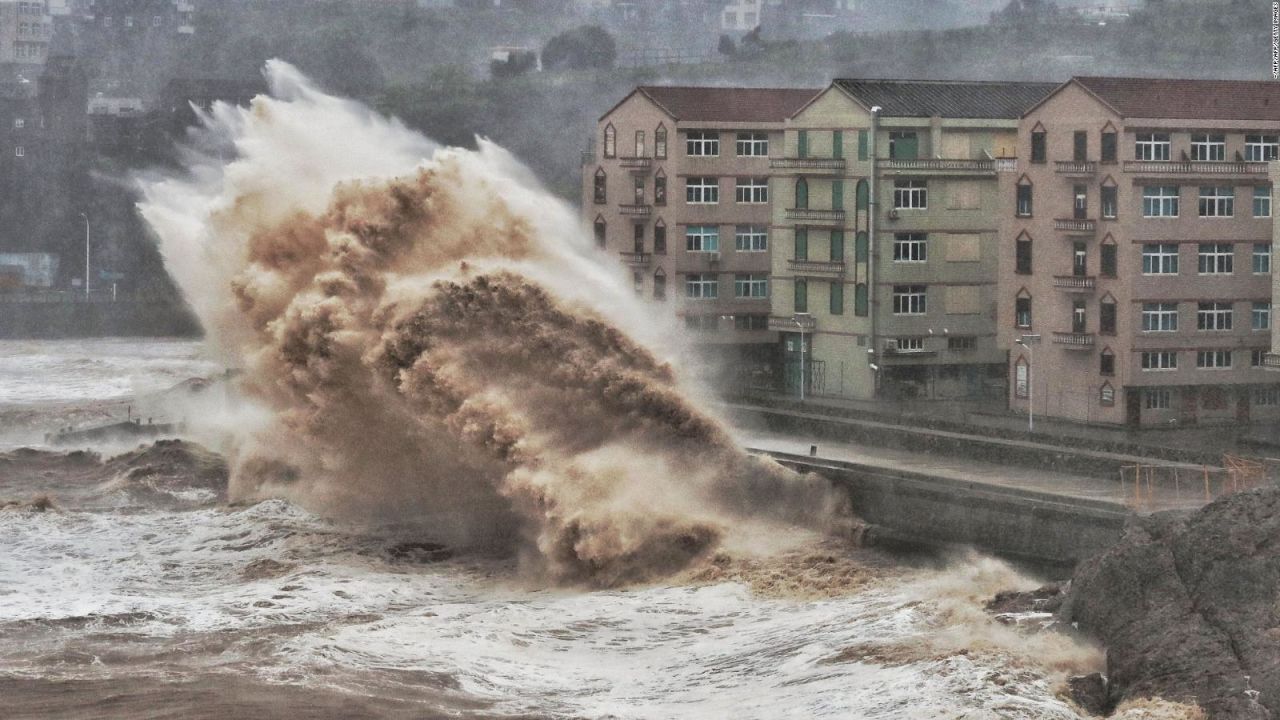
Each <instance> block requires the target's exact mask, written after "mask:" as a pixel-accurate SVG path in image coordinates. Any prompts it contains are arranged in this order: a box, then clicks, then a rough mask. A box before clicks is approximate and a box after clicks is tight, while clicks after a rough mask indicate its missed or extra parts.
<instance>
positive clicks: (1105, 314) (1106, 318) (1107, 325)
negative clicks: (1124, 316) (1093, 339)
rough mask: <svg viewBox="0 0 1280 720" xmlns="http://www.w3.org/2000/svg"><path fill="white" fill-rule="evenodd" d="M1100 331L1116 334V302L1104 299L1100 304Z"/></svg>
mask: <svg viewBox="0 0 1280 720" xmlns="http://www.w3.org/2000/svg"><path fill="white" fill-rule="evenodd" d="M1098 332H1100V333H1102V334H1103V335H1115V334H1116V304H1115V302H1113V301H1108V300H1103V301H1102V302H1101V303H1099V304H1098Z"/></svg>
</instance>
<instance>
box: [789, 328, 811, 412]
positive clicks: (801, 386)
mask: <svg viewBox="0 0 1280 720" xmlns="http://www.w3.org/2000/svg"><path fill="white" fill-rule="evenodd" d="M809 317H810V315H809V313H796V314H795V315H792V316H791V322H793V323H795V324H796V327H797V328H799V329H800V402H804V323H803V322H801V320H807V319H808V318H809Z"/></svg>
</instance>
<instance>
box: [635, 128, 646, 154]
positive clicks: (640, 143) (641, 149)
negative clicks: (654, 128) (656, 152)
mask: <svg viewBox="0 0 1280 720" xmlns="http://www.w3.org/2000/svg"><path fill="white" fill-rule="evenodd" d="M644 156H645V142H644V131H643V130H637V131H636V157H638V158H640V157H644Z"/></svg>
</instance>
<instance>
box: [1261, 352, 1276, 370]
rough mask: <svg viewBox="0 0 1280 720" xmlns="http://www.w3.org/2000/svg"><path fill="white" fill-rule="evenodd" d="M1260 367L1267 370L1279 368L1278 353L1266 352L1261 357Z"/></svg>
mask: <svg viewBox="0 0 1280 720" xmlns="http://www.w3.org/2000/svg"><path fill="white" fill-rule="evenodd" d="M1262 367H1264V368H1266V369H1268V370H1280V355H1277V354H1276V353H1267V354H1266V355H1264V356H1263V357H1262Z"/></svg>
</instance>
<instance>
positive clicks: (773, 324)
mask: <svg viewBox="0 0 1280 720" xmlns="http://www.w3.org/2000/svg"><path fill="white" fill-rule="evenodd" d="M797 322H799V324H798V325H797V324H796V323H797ZM817 326H818V321H817V320H815V319H814V318H812V317H807V318H806V317H802V318H796V317H794V316H791V315H770V316H769V329H770V330H772V331H774V332H796V331H797V330H800V329H801V328H803V329H804V331H805V332H810V331H811V330H813V329H814V328H816V327H817Z"/></svg>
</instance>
